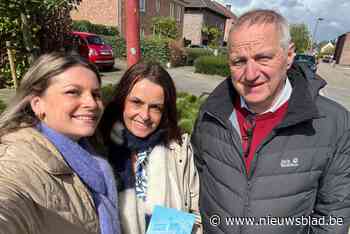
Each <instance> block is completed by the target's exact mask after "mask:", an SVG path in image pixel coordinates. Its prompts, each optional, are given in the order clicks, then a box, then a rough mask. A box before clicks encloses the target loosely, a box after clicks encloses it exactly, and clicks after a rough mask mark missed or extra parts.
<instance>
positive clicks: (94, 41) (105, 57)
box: [64, 32, 114, 69]
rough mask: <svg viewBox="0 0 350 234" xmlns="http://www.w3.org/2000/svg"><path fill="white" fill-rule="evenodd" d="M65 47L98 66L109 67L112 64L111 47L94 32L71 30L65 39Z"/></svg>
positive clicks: (111, 66)
mask: <svg viewBox="0 0 350 234" xmlns="http://www.w3.org/2000/svg"><path fill="white" fill-rule="evenodd" d="M64 43H65V45H64V47H65V49H66V50H68V51H75V52H77V53H79V54H80V55H81V56H82V57H85V58H86V59H88V60H89V61H90V62H92V63H94V64H96V65H97V66H98V67H99V68H107V69H111V68H113V66H114V55H113V48H112V46H111V45H108V44H106V43H105V42H104V41H103V39H102V38H101V37H100V36H99V35H96V34H93V33H88V32H71V33H70V34H69V35H68V36H67V37H66V39H65V42H64Z"/></svg>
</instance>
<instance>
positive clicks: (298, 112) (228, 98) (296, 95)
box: [203, 64, 326, 128]
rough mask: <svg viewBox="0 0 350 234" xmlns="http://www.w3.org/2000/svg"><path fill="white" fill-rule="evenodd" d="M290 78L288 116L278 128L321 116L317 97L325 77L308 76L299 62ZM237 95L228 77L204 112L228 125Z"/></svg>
mask: <svg viewBox="0 0 350 234" xmlns="http://www.w3.org/2000/svg"><path fill="white" fill-rule="evenodd" d="M288 78H289V80H290V82H291V85H292V88H293V91H292V94H291V97H290V99H289V103H288V111H287V114H286V117H285V119H284V120H283V121H282V123H281V125H280V126H279V127H278V128H283V127H288V126H291V125H294V124H297V123H300V122H304V121H307V120H310V119H313V118H320V117H321V116H319V113H318V109H317V107H316V104H315V98H316V97H317V96H318V92H319V90H320V89H321V88H323V87H324V86H325V85H326V82H325V81H324V80H323V79H314V78H311V77H307V73H306V72H305V71H304V70H303V68H302V67H299V66H298V65H297V64H293V65H292V67H291V68H290V69H289V70H288ZM237 96H238V93H237V92H236V90H235V89H234V87H233V85H232V82H231V78H230V77H228V78H227V79H225V80H224V81H223V82H222V83H221V84H220V85H219V86H218V87H217V88H216V89H215V90H214V91H213V92H212V94H211V95H210V96H209V97H208V99H207V102H206V103H205V104H204V106H203V112H204V113H205V112H206V113H209V114H211V115H214V116H215V117H216V118H217V119H218V120H220V121H221V122H222V123H224V125H225V126H226V127H228V126H229V124H230V121H229V118H230V115H231V113H232V111H233V109H234V105H233V103H234V100H235V98H236V97H237Z"/></svg>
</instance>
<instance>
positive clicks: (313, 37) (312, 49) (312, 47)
mask: <svg viewBox="0 0 350 234" xmlns="http://www.w3.org/2000/svg"><path fill="white" fill-rule="evenodd" d="M322 20H324V18H321V17H318V18H317V20H316V24H315V28H314V33H313V34H312V42H311V53H313V52H314V44H315V43H316V33H317V26H318V23H319V22H320V21H322Z"/></svg>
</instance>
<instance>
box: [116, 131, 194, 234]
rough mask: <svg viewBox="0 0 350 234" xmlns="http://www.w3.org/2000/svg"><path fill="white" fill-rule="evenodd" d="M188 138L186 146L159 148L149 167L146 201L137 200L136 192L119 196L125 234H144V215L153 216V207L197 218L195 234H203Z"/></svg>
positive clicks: (154, 152)
mask: <svg viewBox="0 0 350 234" xmlns="http://www.w3.org/2000/svg"><path fill="white" fill-rule="evenodd" d="M189 141H190V139H189V136H188V135H183V144H182V146H180V145H179V144H177V143H175V142H174V143H172V144H171V145H170V146H169V148H167V147H164V146H156V147H155V148H154V149H153V150H152V152H151V154H150V156H149V163H148V166H147V169H146V171H147V175H148V188H147V201H146V202H141V201H140V200H139V199H137V198H136V193H135V189H134V188H131V189H126V190H124V191H121V192H119V194H118V197H119V212H120V216H121V226H122V233H123V234H144V233H145V232H146V230H145V214H151V213H152V210H153V207H154V205H162V206H165V207H170V208H177V209H179V210H182V211H185V212H190V213H194V214H196V218H197V225H196V228H195V229H196V231H195V232H196V233H201V225H200V223H201V222H200V216H199V210H198V193H199V179H198V176H197V170H196V168H195V166H194V162H193V152H192V147H191V144H190V142H189Z"/></svg>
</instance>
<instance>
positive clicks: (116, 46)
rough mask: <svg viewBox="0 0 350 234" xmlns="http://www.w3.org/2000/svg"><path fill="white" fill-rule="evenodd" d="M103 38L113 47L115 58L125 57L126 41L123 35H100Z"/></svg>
mask: <svg viewBox="0 0 350 234" xmlns="http://www.w3.org/2000/svg"><path fill="white" fill-rule="evenodd" d="M100 36H101V37H102V38H103V40H104V41H105V42H106V43H107V44H109V45H111V46H112V47H113V53H114V56H115V57H116V58H126V43H125V39H124V38H123V37H115V36H105V35H100Z"/></svg>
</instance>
